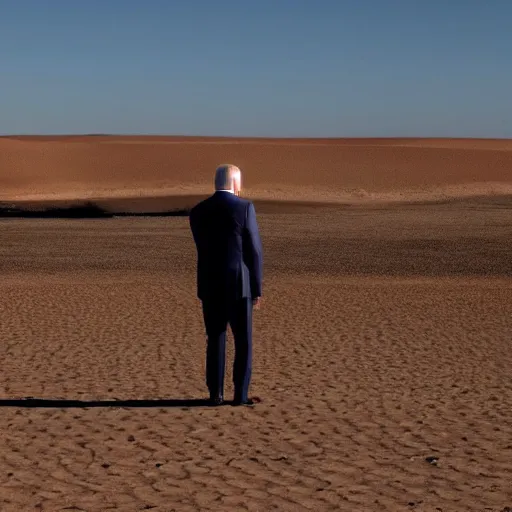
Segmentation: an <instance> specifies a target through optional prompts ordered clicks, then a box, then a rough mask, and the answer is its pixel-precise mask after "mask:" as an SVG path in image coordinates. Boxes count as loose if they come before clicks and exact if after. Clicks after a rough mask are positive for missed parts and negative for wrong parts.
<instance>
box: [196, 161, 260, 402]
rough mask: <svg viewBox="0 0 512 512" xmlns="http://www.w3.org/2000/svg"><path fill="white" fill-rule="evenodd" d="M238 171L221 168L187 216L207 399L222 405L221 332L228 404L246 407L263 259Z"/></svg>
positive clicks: (254, 215)
mask: <svg viewBox="0 0 512 512" xmlns="http://www.w3.org/2000/svg"><path fill="white" fill-rule="evenodd" d="M240 190H241V172H240V169H239V168H238V167H235V166H234V165H221V166H220V167H218V168H217V171H216V174H215V194H213V195H212V196H210V197H209V198H208V199H206V200H204V201H202V202H201V203H199V204H198V205H196V206H195V207H194V208H193V209H192V211H191V212H190V227H191V230H192V234H193V236H194V241H195V244H196V248H197V295H198V297H199V299H200V300H201V302H202V305H203V318H204V324H205V328H206V335H207V337H208V342H207V343H208V345H207V351H206V384H207V386H208V390H209V392H210V401H211V402H212V404H214V405H221V404H222V403H223V401H224V374H225V361H226V331H227V326H228V324H229V325H230V326H231V330H232V332H233V336H234V339H235V361H234V365H233V384H234V388H235V396H234V401H233V404H234V405H252V403H253V401H252V400H251V399H250V398H249V396H248V391H249V384H250V380H251V369H252V311H253V307H256V308H259V306H260V301H261V294H262V290H261V288H262V270H263V258H262V247H261V240H260V236H259V231H258V224H257V222H256V212H255V210H254V205H253V204H252V203H251V202H250V201H247V200H245V199H241V198H240V197H239V196H240Z"/></svg>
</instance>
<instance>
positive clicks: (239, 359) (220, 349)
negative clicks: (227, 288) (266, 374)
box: [203, 298, 253, 401]
mask: <svg viewBox="0 0 512 512" xmlns="http://www.w3.org/2000/svg"><path fill="white" fill-rule="evenodd" d="M252 309H253V305H252V300H251V299H250V298H242V299H238V300H235V301H223V300H213V299H211V300H203V317H204V325H205V328H206V335H207V337H208V341H207V348H206V385H207V386H208V390H209V392H210V396H212V397H215V396H220V395H223V394H224V376H225V368H226V332H227V328H228V325H230V326H231V331H232V332H233V337H234V341H235V360H234V364H233V385H234V388H235V400H242V401H245V400H247V399H248V392H249V384H250V381H251V372H252Z"/></svg>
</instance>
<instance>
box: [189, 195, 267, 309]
mask: <svg viewBox="0 0 512 512" xmlns="http://www.w3.org/2000/svg"><path fill="white" fill-rule="evenodd" d="M190 227H191V230H192V234H193V236H194V241H195V243H196V247H197V295H198V297H199V299H201V300H202V301H205V300H228V301H229V300H237V299H240V298H245V297H247V298H251V299H254V298H256V297H261V294H262V290H261V288H262V273H263V253H262V246H261V240H260V235H259V230H258V224H257V222H256V212H255V210H254V205H253V204H252V203H251V202H250V201H248V200H246V199H241V198H240V197H238V196H235V195H234V194H231V193H230V192H227V191H218V192H215V194H214V195H212V196H211V197H209V198H208V199H205V200H204V201H202V202H200V203H199V204H198V205H196V206H194V208H192V211H191V212H190Z"/></svg>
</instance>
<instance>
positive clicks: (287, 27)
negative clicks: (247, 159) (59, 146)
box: [0, 0, 512, 137]
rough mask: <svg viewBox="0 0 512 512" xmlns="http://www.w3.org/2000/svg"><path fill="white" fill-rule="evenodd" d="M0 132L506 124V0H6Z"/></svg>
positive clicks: (509, 108) (362, 129)
mask: <svg viewBox="0 0 512 512" xmlns="http://www.w3.org/2000/svg"><path fill="white" fill-rule="evenodd" d="M0 133H2V134H12V133H142V134H144V133H148V134H150V133H162V134H191V135H239V136H311V137H317V136H469V137H512V1H510V0H428V1H427V0H87V1H86V0H84V1H79V0H0Z"/></svg>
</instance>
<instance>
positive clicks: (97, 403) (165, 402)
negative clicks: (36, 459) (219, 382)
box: [0, 397, 230, 409]
mask: <svg viewBox="0 0 512 512" xmlns="http://www.w3.org/2000/svg"><path fill="white" fill-rule="evenodd" d="M229 403H230V402H227V401H226V402H224V403H223V404H222V405H229ZM0 407H25V408H56V409H62V408H65V409H68V408H73V409H85V408H87V407H136V408H141V407H142V408H150V407H155V408H167V407H178V408H191V407H213V404H212V403H211V402H210V401H209V400H207V399H205V398H190V399H188V398H184V399H155V400H65V399H47V398H33V397H26V398H7V399H0ZM217 407H218V406H217Z"/></svg>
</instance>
